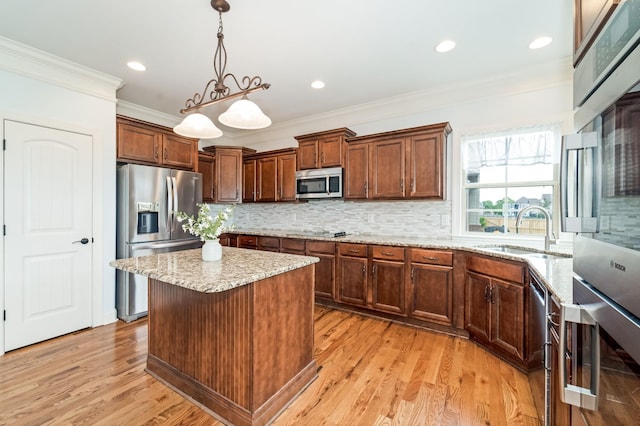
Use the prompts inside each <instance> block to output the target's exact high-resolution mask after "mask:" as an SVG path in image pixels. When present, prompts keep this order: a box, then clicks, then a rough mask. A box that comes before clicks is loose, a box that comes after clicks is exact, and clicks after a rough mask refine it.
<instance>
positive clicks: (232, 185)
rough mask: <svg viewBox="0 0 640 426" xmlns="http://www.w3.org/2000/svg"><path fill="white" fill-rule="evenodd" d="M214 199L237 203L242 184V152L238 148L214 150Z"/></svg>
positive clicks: (221, 201)
mask: <svg viewBox="0 0 640 426" xmlns="http://www.w3.org/2000/svg"><path fill="white" fill-rule="evenodd" d="M216 165H217V170H216V172H217V176H216V187H217V188H216V201H217V202H219V203H239V202H240V187H241V186H242V152H241V151H240V150H218V151H216Z"/></svg>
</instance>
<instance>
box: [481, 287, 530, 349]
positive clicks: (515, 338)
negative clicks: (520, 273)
mask: <svg viewBox="0 0 640 426" xmlns="http://www.w3.org/2000/svg"><path fill="white" fill-rule="evenodd" d="M491 283H492V286H491V294H490V296H489V299H490V305H491V308H490V309H491V311H492V315H491V326H490V329H491V334H490V340H491V342H492V343H493V345H494V346H497V347H500V348H502V349H504V350H505V351H507V352H509V353H511V354H513V355H515V356H517V357H518V358H520V359H524V318H523V316H524V287H523V286H522V285H519V284H511V283H509V282H506V281H501V280H496V279H492V280H491Z"/></svg>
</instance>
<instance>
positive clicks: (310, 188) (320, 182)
mask: <svg viewBox="0 0 640 426" xmlns="http://www.w3.org/2000/svg"><path fill="white" fill-rule="evenodd" d="M296 198H299V199H313V198H342V167H331V168H326V169H311V170H299V171H297V172H296Z"/></svg>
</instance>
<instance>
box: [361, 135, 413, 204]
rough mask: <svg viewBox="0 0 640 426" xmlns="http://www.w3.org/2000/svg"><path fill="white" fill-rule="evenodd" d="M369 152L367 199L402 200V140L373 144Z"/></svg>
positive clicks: (403, 157) (403, 152)
mask: <svg viewBox="0 0 640 426" xmlns="http://www.w3.org/2000/svg"><path fill="white" fill-rule="evenodd" d="M369 152H370V154H369V185H368V186H369V197H370V198H373V199H380V198H404V194H405V192H404V178H405V141H404V139H403V138H399V139H389V140H384V141H380V142H373V143H371V146H370V151H369Z"/></svg>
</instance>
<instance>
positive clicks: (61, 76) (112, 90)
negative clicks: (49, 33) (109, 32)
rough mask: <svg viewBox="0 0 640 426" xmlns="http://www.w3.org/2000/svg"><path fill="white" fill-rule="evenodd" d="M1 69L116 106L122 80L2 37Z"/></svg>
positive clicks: (0, 48)
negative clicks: (117, 93) (112, 103)
mask: <svg viewBox="0 0 640 426" xmlns="http://www.w3.org/2000/svg"><path fill="white" fill-rule="evenodd" d="M0 69H3V70H6V71H9V72H12V73H15V74H19V75H22V76H25V77H30V78H33V79H35V80H40V81H43V82H45V83H50V84H54V85H56V86H60V87H64V88H66V89H70V90H73V91H76V92H80V93H84V94H87V95H91V96H95V97H98V98H101V99H104V100H107V101H110V102H114V103H115V102H116V90H118V89H119V88H120V87H122V84H123V81H122V80H121V79H119V78H116V77H113V76H110V75H108V74H104V73H102V72H99V71H96V70H93V69H91V68H88V67H85V66H83V65H80V64H77V63H75V62H71V61H68V60H66V59H63V58H60V57H58V56H55V55H52V54H50V53H47V52H44V51H42V50H38V49H35V48H33V47H31V46H27V45H26V44H22V43H18V42H17V41H14V40H11V39H8V38H5V37H2V36H0Z"/></svg>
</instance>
